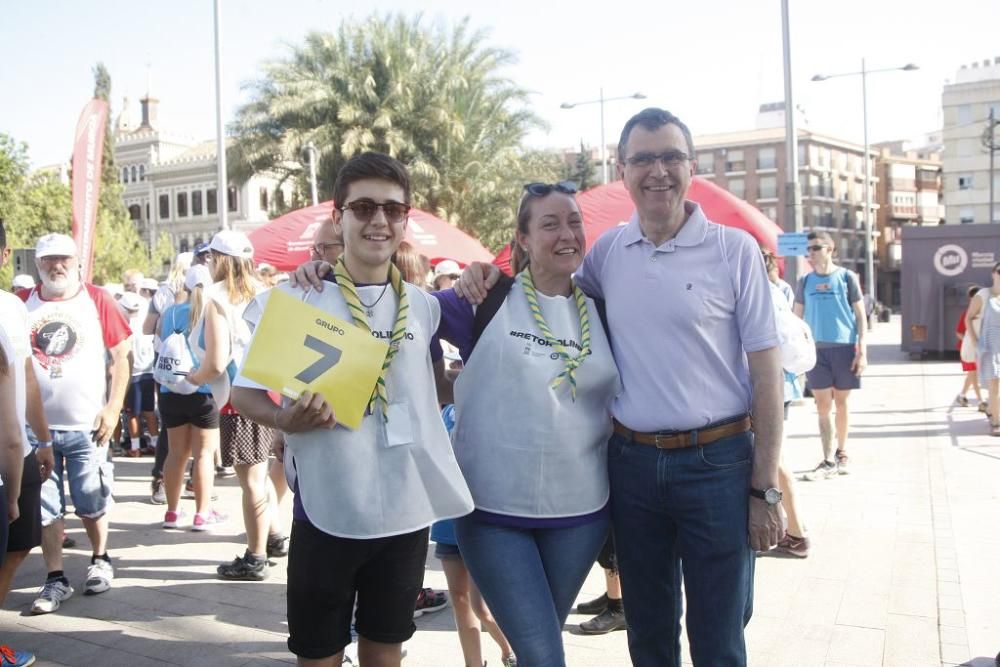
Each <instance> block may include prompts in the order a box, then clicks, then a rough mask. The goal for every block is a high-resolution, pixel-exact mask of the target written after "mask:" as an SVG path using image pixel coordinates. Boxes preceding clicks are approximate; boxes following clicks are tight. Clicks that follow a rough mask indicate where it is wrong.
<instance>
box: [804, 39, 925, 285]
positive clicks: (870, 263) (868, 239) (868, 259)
mask: <svg viewBox="0 0 1000 667" xmlns="http://www.w3.org/2000/svg"><path fill="white" fill-rule="evenodd" d="M916 69H920V68H919V67H918V66H917V65H914V64H913V63H907V64H906V65H903V66H901V67H883V68H881V69H868V68H867V67H866V66H865V59H864V58H862V59H861V71H859V72H842V73H840V74H817V75H816V76H814V77H813V78H812V80H813V81H826V80H827V79H835V78H837V77H841V76H860V77H861V115H862V121H863V125H864V134H865V154H864V161H865V293H866V294H867V295H868V298H869V299H871V303H872V304H875V301H876V297H877V296H878V291H877V290H876V288H875V258H874V256H873V254H872V193H871V187H872V186H871V157H870V156H869V155H868V151H869V146H868V75H869V74H877V73H879V72H895V71H897V70H898V71H903V72H912V71H913V70H916Z"/></svg>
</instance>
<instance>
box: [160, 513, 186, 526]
mask: <svg viewBox="0 0 1000 667" xmlns="http://www.w3.org/2000/svg"><path fill="white" fill-rule="evenodd" d="M184 517H185V514H184V512H171V511H170V510H167V511H166V512H164V513H163V527H164V528H176V527H177V522H178V521H180V520H181V519H183V518H184Z"/></svg>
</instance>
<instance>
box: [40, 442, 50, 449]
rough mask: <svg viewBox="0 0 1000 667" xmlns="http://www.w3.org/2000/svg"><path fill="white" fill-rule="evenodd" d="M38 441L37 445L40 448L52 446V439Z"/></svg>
mask: <svg viewBox="0 0 1000 667" xmlns="http://www.w3.org/2000/svg"><path fill="white" fill-rule="evenodd" d="M37 442H38V445H37V448H38V449H48V448H49V447H51V446H52V441H51V440H47V441H42V440H38V441H37Z"/></svg>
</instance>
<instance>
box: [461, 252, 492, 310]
mask: <svg viewBox="0 0 1000 667" xmlns="http://www.w3.org/2000/svg"><path fill="white" fill-rule="evenodd" d="M498 280H500V268H499V267H498V266H496V265H494V264H487V263H486V262H472V263H471V264H469V265H468V266H467V267H465V270H464V271H462V275H461V277H459V279H458V280H457V281H456V282H455V284H454V285H453V287H454V288H455V294H457V295H458V296H460V297H462V298H463V299H465V300H466V301H468V302H469V303H471V304H472V305H474V306H475V305H478V304H480V303H482V302H483V301H485V300H486V294H487V293H488V292H489V291H490V288H491V287H493V286H494V285H496V284H497V281H498Z"/></svg>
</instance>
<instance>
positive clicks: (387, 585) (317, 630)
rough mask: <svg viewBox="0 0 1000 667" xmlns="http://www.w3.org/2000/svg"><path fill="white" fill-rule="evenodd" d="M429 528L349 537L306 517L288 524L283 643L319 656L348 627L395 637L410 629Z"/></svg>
mask: <svg viewBox="0 0 1000 667" xmlns="http://www.w3.org/2000/svg"><path fill="white" fill-rule="evenodd" d="M429 532H430V531H429V529H427V528H424V529H422V530H418V531H416V532H413V533H406V534H403V535H394V536H392V537H380V538H375V539H371V540H352V539H347V538H343V537H334V536H333V535H328V534H327V533H324V532H323V531H321V530H320V529H318V528H316V527H315V526H313V525H312V524H311V523H309V522H308V521H301V520H296V521H294V522H293V523H292V535H291V544H290V550H289V553H288V649H289V650H290V651H291V652H292V653H294V654H295V655H297V656H300V657H302V658H309V659H313V660H318V659H321V658H326V657H329V656H332V655H336V654H337V653H340V651H342V650H343V649H344V647H345V646H347V645H348V644H350V643H351V614H352V612H353V611H354V598H355V596H357V600H358V608H357V615H356V616H355V627H356V628H357V631H358V634H359V635H361V636H362V637H364V638H365V639H367V640H369V641H373V642H379V643H384V644H400V643H402V642H404V641H406V640H407V639H409V638H410V637H412V636H413V633H414V632H415V631H416V629H417V626H416V625H414V623H413V608H414V605H416V603H417V594H418V593H419V592H420V588H421V587H422V586H423V584H424V562H425V561H426V559H427V544H428V536H429Z"/></svg>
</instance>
